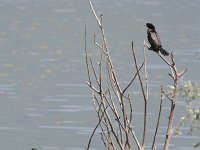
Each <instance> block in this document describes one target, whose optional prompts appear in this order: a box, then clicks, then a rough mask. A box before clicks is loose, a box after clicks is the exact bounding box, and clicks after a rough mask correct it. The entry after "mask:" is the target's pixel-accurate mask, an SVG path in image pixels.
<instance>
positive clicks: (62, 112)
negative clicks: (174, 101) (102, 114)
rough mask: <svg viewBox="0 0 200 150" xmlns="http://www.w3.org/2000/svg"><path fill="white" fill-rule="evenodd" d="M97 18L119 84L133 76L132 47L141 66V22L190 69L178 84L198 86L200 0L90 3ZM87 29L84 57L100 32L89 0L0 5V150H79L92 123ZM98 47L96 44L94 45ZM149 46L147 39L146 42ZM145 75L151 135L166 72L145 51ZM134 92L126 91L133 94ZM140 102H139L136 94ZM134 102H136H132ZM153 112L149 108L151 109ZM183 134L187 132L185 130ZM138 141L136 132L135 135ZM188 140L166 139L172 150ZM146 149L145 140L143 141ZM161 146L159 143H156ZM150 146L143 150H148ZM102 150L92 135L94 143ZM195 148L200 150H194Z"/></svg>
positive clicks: (93, 51)
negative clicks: (150, 26) (99, 17)
mask: <svg viewBox="0 0 200 150" xmlns="http://www.w3.org/2000/svg"><path fill="white" fill-rule="evenodd" d="M92 2H93V5H94V7H95V9H96V11H97V12H98V13H99V15H100V14H103V18H104V20H103V21H104V27H105V31H106V36H107V40H108V46H109V49H110V52H111V57H112V58H113V62H114V64H115V67H116V71H117V74H118V76H119V80H120V83H121V84H122V86H125V85H126V84H127V83H129V81H130V80H131V77H132V75H133V74H134V72H135V70H134V65H133V61H132V56H131V41H134V45H135V48H136V53H137V55H138V61H139V62H141V61H142V59H143V56H142V54H143V41H144V40H146V27H144V24H145V23H146V22H152V23H153V24H154V25H155V26H156V29H157V31H158V32H159V35H160V38H161V41H162V45H163V47H164V48H165V49H166V50H168V51H174V54H175V57H176V61H177V66H178V68H180V70H181V69H185V68H188V72H187V73H186V74H185V76H184V77H183V78H182V80H181V82H184V81H187V80H190V81H192V82H195V83H198V82H199V76H200V70H199V64H200V61H199V60H198V59H197V58H196V57H195V55H196V53H197V52H200V42H199V41H200V29H199V27H200V17H199V14H200V1H199V0H193V1H188V0H182V1H172V0H170V1H167V0H165V1H159V0H143V1H140V0H109V1H107V0H93V1H92ZM85 22H87V42H88V51H89V53H90V56H91V57H92V58H94V59H95V58H97V57H98V56H99V51H98V49H97V48H96V47H94V46H93V45H92V43H93V34H94V33H97V39H98V40H99V39H100V38H99V37H100V36H98V33H99V29H98V25H97V23H96V20H95V18H94V16H93V15H92V13H91V9H90V7H89V1H88V0H56V1H55V0H0V147H1V149H2V150H11V149H16V150H28V149H31V148H33V147H35V148H38V149H39V150H81V149H83V147H84V146H86V145H87V142H88V140H89V137H90V135H91V132H92V130H93V128H94V127H95V125H96V123H97V118H96V114H95V111H94V108H93V105H92V100H91V91H90V89H89V88H88V86H87V85H86V83H85V81H86V80H87V72H86V65H85V54H84V25H85ZM99 41H100V40H99ZM146 41H147V40H146ZM147 55H148V66H147V67H148V68H147V71H148V74H149V75H148V76H149V80H150V81H149V85H150V87H149V88H150V91H151V96H152V98H150V99H152V101H151V102H150V104H149V105H150V106H149V118H150V119H149V123H148V135H149V137H151V136H152V134H153V133H154V132H153V131H154V129H155V122H153V121H152V120H153V119H156V117H155V116H156V114H157V111H158V110H156V109H154V108H155V106H158V105H159V100H160V99H159V93H158V92H157V91H159V86H160V84H161V83H164V84H165V85H166V86H169V85H170V84H171V83H170V82H169V81H170V77H169V76H168V75H167V73H168V67H167V66H166V65H165V64H164V63H163V62H162V61H161V59H160V58H159V57H158V56H157V54H156V53H153V52H151V51H149V52H148V53H147ZM137 91H139V89H137V88H135V89H133V88H132V89H130V91H129V92H136V93H137ZM136 98H139V95H136ZM138 101H139V100H138ZM138 101H137V103H134V104H135V105H136V106H135V109H134V111H135V112H136V116H135V117H136V119H135V120H136V121H137V123H138V124H137V126H136V125H135V126H136V127H135V128H136V131H137V129H138V130H140V129H141V128H142V116H143V115H142V113H143V101H142V100H140V101H139V102H138ZM163 107H164V108H163V109H164V113H163V115H162V118H163V121H162V123H161V128H160V129H159V135H158V137H159V139H158V141H157V142H158V143H157V148H158V149H162V145H163V144H162V143H163V139H164V134H165V129H166V120H167V117H168V112H169V103H168V102H166V105H164V106H163ZM152 108H153V109H152ZM183 113H185V101H184V100H183V99H182V98H179V99H178V106H177V115H176V117H177V119H176V120H175V126H178V124H179V117H180V116H181V115H182V114H183ZM185 129H186V130H187V127H186V128H185ZM138 134H139V133H138ZM199 135H200V133H199V131H198V132H197V133H196V134H195V135H194V136H188V135H183V136H180V137H178V138H176V137H175V136H173V137H172V140H171V145H170V149H171V150H183V149H184V150H190V149H193V148H192V144H194V143H196V142H199ZM147 141H148V142H149V143H151V141H152V140H151V138H149V139H148V140H147ZM159 143H160V144H159ZM148 146H151V145H150V144H149V145H148V143H147V149H148ZM92 147H93V149H101V148H102V143H101V141H100V136H99V135H98V133H97V134H96V135H95V139H94V141H93V144H92ZM197 149H200V148H197Z"/></svg>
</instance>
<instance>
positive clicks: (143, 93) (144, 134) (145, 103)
mask: <svg viewBox="0 0 200 150" xmlns="http://www.w3.org/2000/svg"><path fill="white" fill-rule="evenodd" d="M132 52H133V58H134V62H135V68H136V70H137V72H138V78H139V81H140V86H141V90H142V95H143V98H144V127H143V138H142V146H141V147H142V149H144V144H145V138H146V126H147V97H146V95H145V91H144V85H143V83H142V79H141V76H140V72H139V68H138V65H137V59H136V54H135V49H134V47H133V42H132Z"/></svg>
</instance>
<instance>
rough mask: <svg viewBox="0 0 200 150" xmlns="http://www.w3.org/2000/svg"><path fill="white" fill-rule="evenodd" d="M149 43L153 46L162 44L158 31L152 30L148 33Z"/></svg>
mask: <svg viewBox="0 0 200 150" xmlns="http://www.w3.org/2000/svg"><path fill="white" fill-rule="evenodd" d="M148 40H149V43H150V44H151V45H152V46H156V47H157V46H161V42H160V38H159V35H158V33H157V32H156V31H150V32H149V34H148Z"/></svg>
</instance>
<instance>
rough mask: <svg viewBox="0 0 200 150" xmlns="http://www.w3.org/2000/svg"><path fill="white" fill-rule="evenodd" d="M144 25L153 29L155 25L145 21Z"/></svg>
mask: <svg viewBox="0 0 200 150" xmlns="http://www.w3.org/2000/svg"><path fill="white" fill-rule="evenodd" d="M145 26H146V27H147V28H149V29H152V30H155V26H154V25H153V24H152V23H146V24H145Z"/></svg>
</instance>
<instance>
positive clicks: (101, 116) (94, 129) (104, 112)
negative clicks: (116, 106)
mask: <svg viewBox="0 0 200 150" xmlns="http://www.w3.org/2000/svg"><path fill="white" fill-rule="evenodd" d="M106 109H107V107H106V108H105V109H104V111H103V113H102V115H101V117H100V119H99V122H98V123H97V125H96V127H95V128H94V130H93V132H92V135H91V137H90V139H89V142H88V146H87V148H86V149H87V150H89V148H90V143H91V141H92V138H93V136H94V133H95V132H96V130H97V128H98V126H99V125H100V123H101V120H102V118H103V117H104V113H105V111H106Z"/></svg>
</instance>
